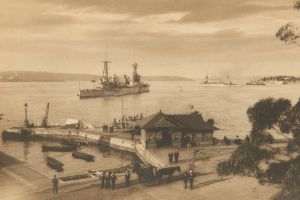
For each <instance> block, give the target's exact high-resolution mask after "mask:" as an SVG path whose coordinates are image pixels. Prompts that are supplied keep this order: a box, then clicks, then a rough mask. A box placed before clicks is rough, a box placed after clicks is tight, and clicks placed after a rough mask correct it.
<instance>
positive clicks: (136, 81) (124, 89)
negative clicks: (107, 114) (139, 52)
mask: <svg viewBox="0 0 300 200" xmlns="http://www.w3.org/2000/svg"><path fill="white" fill-rule="evenodd" d="M103 62H104V68H103V74H102V76H101V77H100V79H99V82H98V86H97V87H96V88H94V89H80V90H79V97H80V98H93V97H109V96H122V95H129V94H141V93H145V92H149V87H150V85H149V84H148V83H143V82H142V81H141V76H140V75H139V74H138V73H137V66H138V65H137V63H134V64H133V74H132V80H131V81H130V78H129V76H127V75H123V76H122V77H118V76H116V75H113V76H111V77H109V76H108V63H110V62H109V61H108V60H107V59H105V60H104V61H103Z"/></svg>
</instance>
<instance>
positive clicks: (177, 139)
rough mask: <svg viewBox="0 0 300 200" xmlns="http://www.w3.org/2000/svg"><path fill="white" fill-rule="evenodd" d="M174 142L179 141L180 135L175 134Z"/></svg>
mask: <svg viewBox="0 0 300 200" xmlns="http://www.w3.org/2000/svg"><path fill="white" fill-rule="evenodd" d="M174 142H176V143H179V135H175V136H174Z"/></svg>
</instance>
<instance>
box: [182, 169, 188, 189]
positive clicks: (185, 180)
mask: <svg viewBox="0 0 300 200" xmlns="http://www.w3.org/2000/svg"><path fill="white" fill-rule="evenodd" d="M188 180H189V174H188V173H187V172H184V174H183V182H184V189H186V188H187V182H188Z"/></svg>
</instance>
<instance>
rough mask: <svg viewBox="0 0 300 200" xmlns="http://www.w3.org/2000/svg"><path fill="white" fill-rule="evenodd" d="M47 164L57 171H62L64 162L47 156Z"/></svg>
mask: <svg viewBox="0 0 300 200" xmlns="http://www.w3.org/2000/svg"><path fill="white" fill-rule="evenodd" d="M46 159H47V165H48V166H49V167H51V168H52V169H55V170H56V171H58V172H61V171H64V168H63V167H64V164H63V163H62V162H60V161H58V160H56V159H54V158H51V157H49V156H47V158H46Z"/></svg>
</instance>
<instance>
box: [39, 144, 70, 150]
mask: <svg viewBox="0 0 300 200" xmlns="http://www.w3.org/2000/svg"><path fill="white" fill-rule="evenodd" d="M73 150H74V147H72V146H69V145H46V144H44V145H43V146H42V151H43V152H45V151H60V152H67V151H73Z"/></svg>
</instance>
